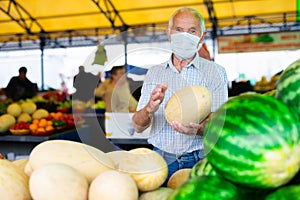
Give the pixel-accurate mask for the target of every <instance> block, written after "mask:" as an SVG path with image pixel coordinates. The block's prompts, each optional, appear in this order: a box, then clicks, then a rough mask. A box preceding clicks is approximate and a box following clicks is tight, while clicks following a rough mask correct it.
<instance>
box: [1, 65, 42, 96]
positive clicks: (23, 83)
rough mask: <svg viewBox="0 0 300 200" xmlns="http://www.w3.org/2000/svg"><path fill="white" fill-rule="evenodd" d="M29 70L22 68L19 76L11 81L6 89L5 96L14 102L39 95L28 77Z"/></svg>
mask: <svg viewBox="0 0 300 200" xmlns="http://www.w3.org/2000/svg"><path fill="white" fill-rule="evenodd" d="M26 73H27V68H26V67H21V68H20V69H19V76H14V77H12V78H11V79H10V81H9V83H8V85H7V87H6V88H5V95H6V96H7V98H11V99H13V100H14V101H18V100H20V99H26V98H31V97H33V96H35V95H36V94H37V87H36V85H35V84H34V83H32V82H31V81H30V80H29V79H28V78H27V77H26Z"/></svg>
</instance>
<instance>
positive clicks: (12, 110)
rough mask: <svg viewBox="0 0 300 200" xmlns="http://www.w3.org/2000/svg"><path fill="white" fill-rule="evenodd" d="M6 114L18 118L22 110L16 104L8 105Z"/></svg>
mask: <svg viewBox="0 0 300 200" xmlns="http://www.w3.org/2000/svg"><path fill="white" fill-rule="evenodd" d="M6 112H7V113H8V114H10V115H12V116H14V117H18V116H19V115H20V114H21V113H22V108H21V106H20V105H19V104H18V103H12V104H9V105H8V107H7V109H6Z"/></svg>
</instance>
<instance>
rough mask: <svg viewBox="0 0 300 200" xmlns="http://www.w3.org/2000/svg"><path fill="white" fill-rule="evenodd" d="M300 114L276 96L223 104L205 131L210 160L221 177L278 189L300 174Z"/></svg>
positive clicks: (248, 97)
mask: <svg viewBox="0 0 300 200" xmlns="http://www.w3.org/2000/svg"><path fill="white" fill-rule="evenodd" d="M296 123H297V121H296V118H295V116H294V115H293V114H292V113H291V111H290V110H289V108H288V107H287V106H286V105H285V104H284V103H282V102H281V101H279V100H278V99H276V98H274V97H271V96H264V95H261V94H249V95H242V96H237V97H233V98H231V99H230V100H228V101H227V102H226V103H224V104H223V105H222V106H221V107H220V108H219V109H217V111H216V112H215V113H214V115H213V116H212V117H211V119H210V121H209V122H208V124H207V126H206V129H205V133H204V150H205V152H206V157H207V159H208V161H209V163H210V164H211V165H212V167H213V168H214V169H215V170H216V172H217V173H218V174H220V175H221V176H223V177H225V178H227V179H228V180H230V181H232V182H234V183H236V184H240V185H243V186H246V187H251V188H269V189H271V188H276V187H279V186H281V185H283V184H286V183H287V182H288V181H290V180H291V179H292V178H293V177H294V175H295V174H296V173H297V172H298V170H299V163H300V135H299V132H300V131H299V130H298V128H297V125H296Z"/></svg>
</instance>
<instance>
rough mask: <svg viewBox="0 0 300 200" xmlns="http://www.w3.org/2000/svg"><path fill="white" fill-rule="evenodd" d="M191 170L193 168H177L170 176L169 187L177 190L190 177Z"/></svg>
mask: <svg viewBox="0 0 300 200" xmlns="http://www.w3.org/2000/svg"><path fill="white" fill-rule="evenodd" d="M191 171H192V169H191V168H186V169H179V170H177V171H176V172H175V173H174V174H172V175H171V177H170V178H169V180H168V183H167V187H168V188H171V189H174V190H175V189H176V188H178V187H179V186H181V185H182V184H183V183H184V182H186V181H187V180H188V179H189V177H190V174H191Z"/></svg>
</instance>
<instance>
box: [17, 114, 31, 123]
mask: <svg viewBox="0 0 300 200" xmlns="http://www.w3.org/2000/svg"><path fill="white" fill-rule="evenodd" d="M31 120H32V118H31V116H30V115H29V114H28V113H21V114H20V115H19V117H18V118H17V122H21V121H23V122H29V121H31Z"/></svg>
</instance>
